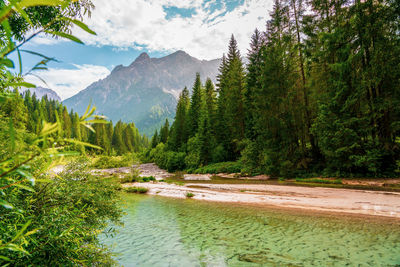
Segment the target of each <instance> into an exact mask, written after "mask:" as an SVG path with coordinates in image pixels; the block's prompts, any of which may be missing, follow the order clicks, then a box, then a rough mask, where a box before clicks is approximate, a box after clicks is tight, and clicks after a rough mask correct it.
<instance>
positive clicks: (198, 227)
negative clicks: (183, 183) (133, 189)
mask: <svg viewBox="0 0 400 267" xmlns="http://www.w3.org/2000/svg"><path fill="white" fill-rule="evenodd" d="M125 197H126V200H127V206H126V211H127V215H126V216H125V217H124V223H125V227H123V228H120V231H119V234H117V235H116V236H114V237H108V238H105V237H103V242H104V243H106V244H113V243H114V244H115V245H116V246H115V249H114V251H115V252H117V253H119V256H117V257H116V258H117V260H118V261H119V262H120V263H121V264H122V265H124V266H345V265H350V266H353V265H361V266H396V265H398V264H400V229H399V227H398V226H399V225H398V224H388V223H386V224H383V225H382V224H380V223H379V222H372V221H370V220H363V219H362V220H359V219H358V220H353V219H349V218H345V217H343V218H336V217H331V218H329V217H316V216H299V215H294V214H288V213H285V212H277V211H266V210H260V209H258V208H249V207H235V206H232V205H227V204H216V203H207V202H199V201H195V200H174V199H167V198H161V197H148V196H138V195H134V194H129V195H126V196H125Z"/></svg>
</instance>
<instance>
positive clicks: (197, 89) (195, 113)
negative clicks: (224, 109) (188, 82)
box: [189, 73, 202, 136]
mask: <svg viewBox="0 0 400 267" xmlns="http://www.w3.org/2000/svg"><path fill="white" fill-rule="evenodd" d="M201 89H202V84H201V80H200V74H199V73H196V80H195V82H194V84H193V88H192V97H191V99H190V108H189V136H194V135H195V134H196V132H197V130H198V128H199V118H200V109H201V101H202V99H201V98H202V96H201V92H202V90H201Z"/></svg>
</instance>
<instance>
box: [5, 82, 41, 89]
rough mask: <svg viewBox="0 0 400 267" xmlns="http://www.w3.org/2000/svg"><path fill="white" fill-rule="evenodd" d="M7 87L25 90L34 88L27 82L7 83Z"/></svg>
mask: <svg viewBox="0 0 400 267" xmlns="http://www.w3.org/2000/svg"><path fill="white" fill-rule="evenodd" d="M7 86H16V87H26V88H36V85H34V84H32V83H27V82H17V83H9V84H7Z"/></svg>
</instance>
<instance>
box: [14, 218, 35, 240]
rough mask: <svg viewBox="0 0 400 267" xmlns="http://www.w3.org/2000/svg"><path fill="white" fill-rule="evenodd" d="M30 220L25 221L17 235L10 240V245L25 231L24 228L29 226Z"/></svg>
mask: <svg viewBox="0 0 400 267" xmlns="http://www.w3.org/2000/svg"><path fill="white" fill-rule="evenodd" d="M31 222H32V221H31V220H29V221H27V222H26V223H25V224H24V225H23V226H22V227H21V229H20V230H19V231H18V232H17V234H16V235H15V236H14V238H13V239H12V240H11V242H10V243H12V242H14V241H15V240H17V239H18V238H19V237H20V236H21V235H22V234H23V233H24V232H25V230H26V228H28V226H29V225H30V224H31Z"/></svg>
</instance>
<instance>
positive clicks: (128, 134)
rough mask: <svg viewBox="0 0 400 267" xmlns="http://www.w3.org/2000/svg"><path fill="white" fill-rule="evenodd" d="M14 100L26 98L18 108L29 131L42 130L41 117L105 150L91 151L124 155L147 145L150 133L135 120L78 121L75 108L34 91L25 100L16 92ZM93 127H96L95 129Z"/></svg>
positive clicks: (27, 94) (81, 139)
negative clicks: (80, 122) (141, 129)
mask: <svg viewBox="0 0 400 267" xmlns="http://www.w3.org/2000/svg"><path fill="white" fill-rule="evenodd" d="M9 101H11V102H15V101H20V102H23V103H24V105H25V107H21V108H22V110H21V111H20V112H18V116H20V117H21V118H19V119H18V122H19V123H25V127H26V129H27V130H28V131H29V132H32V133H36V134H37V133H39V132H40V131H41V130H42V128H43V125H42V121H47V122H53V123H55V122H57V121H59V122H60V123H61V125H62V136H63V137H64V138H71V139H74V140H77V141H82V142H86V143H90V144H93V145H96V146H99V147H102V148H103V150H102V151H101V150H98V149H90V148H89V149H88V150H89V152H93V153H103V154H107V155H122V154H125V153H129V152H139V151H141V150H142V149H143V148H145V147H147V146H148V139H147V137H146V136H145V135H144V136H141V135H140V133H139V131H138V129H137V128H136V127H135V124H134V123H123V122H121V121H119V122H117V123H116V125H115V126H113V123H112V122H110V123H108V124H104V123H93V124H92V125H91V126H90V127H85V126H84V125H80V124H79V116H78V114H77V113H75V112H73V111H72V110H71V111H70V112H68V110H67V108H66V107H65V106H64V105H62V104H61V103H58V102H57V101H55V100H48V99H47V97H46V96H45V97H43V98H42V99H37V98H36V96H35V94H34V95H31V94H30V92H29V91H26V92H25V94H24V96H23V101H22V100H19V97H18V96H15V97H14V98H13V99H12V100H9ZM9 101H6V103H5V106H4V107H9V109H10V110H9V111H8V113H11V112H13V111H12V109H13V108H14V105H13V104H12V103H8V102H9ZM92 130H94V131H92ZM75 149H76V150H83V147H82V146H77V147H76V148H75Z"/></svg>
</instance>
